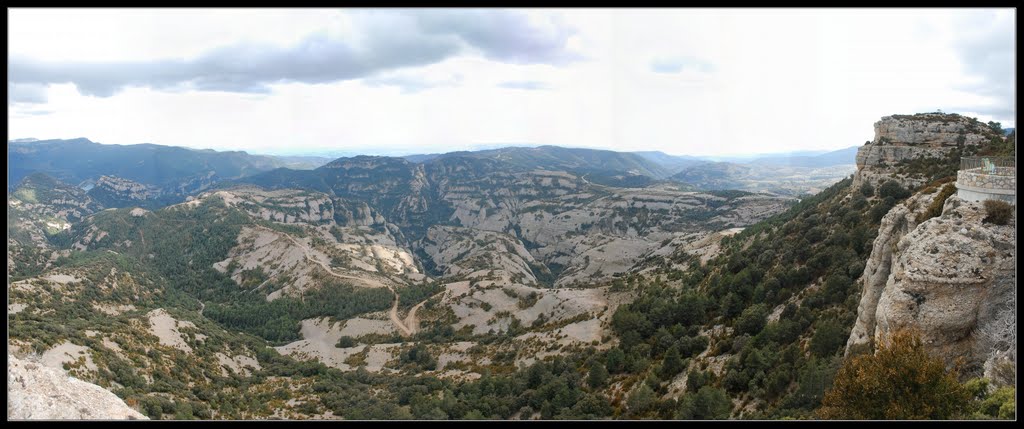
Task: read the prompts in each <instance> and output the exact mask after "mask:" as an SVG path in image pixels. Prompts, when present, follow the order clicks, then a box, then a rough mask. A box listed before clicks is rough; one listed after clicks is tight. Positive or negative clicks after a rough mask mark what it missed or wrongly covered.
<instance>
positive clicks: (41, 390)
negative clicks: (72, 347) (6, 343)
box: [7, 354, 148, 420]
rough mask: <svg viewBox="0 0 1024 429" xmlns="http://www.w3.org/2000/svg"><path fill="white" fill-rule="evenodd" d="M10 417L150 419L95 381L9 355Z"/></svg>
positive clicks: (17, 418) (8, 395) (32, 418)
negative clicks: (88, 380) (73, 376)
mask: <svg viewBox="0 0 1024 429" xmlns="http://www.w3.org/2000/svg"><path fill="white" fill-rule="evenodd" d="M7 418H8V419H11V420H124V419H129V420H140V419H141V420H148V418H146V416H144V415H142V414H140V413H139V412H138V411H135V410H134V409H132V408H131V407H129V406H128V405H126V404H125V403H124V401H122V400H121V398H118V397H117V395H114V394H113V393H111V392H109V391H107V390H105V389H103V388H102V387H100V386H97V385H95V384H91V383H86V382H84V381H81V380H78V379H75V378H72V377H68V376H67V374H65V373H64V371H61V370H59V369H56V368H50V367H46V366H43V365H41V364H39V363H34V362H30V361H26V360H22V359H18V358H16V357H14V356H12V355H10V354H8V355H7Z"/></svg>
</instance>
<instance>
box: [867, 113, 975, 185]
mask: <svg viewBox="0 0 1024 429" xmlns="http://www.w3.org/2000/svg"><path fill="white" fill-rule="evenodd" d="M994 133H995V131H993V130H992V129H991V128H989V127H988V126H987V125H985V124H982V123H981V122H978V121H977V120H976V119H971V118H968V117H965V116H960V115H957V114H942V113H920V114H916V115H893V116H884V117H882V119H881V120H879V121H878V122H875V138H874V140H872V141H869V142H867V143H866V144H865V145H864V146H862V147H861V148H860V149H859V150H858V151H857V174H856V176H855V177H854V183H853V186H854V187H859V186H861V184H863V183H870V184H872V185H874V186H877V185H880V184H881V183H883V182H885V181H887V180H896V181H899V182H901V183H902V184H903V185H904V186H908V187H913V186H919V185H922V184H924V183H926V182H927V181H928V179H927V178H924V177H919V176H917V175H915V174H913V173H912V172H908V171H906V170H905V169H901V168H899V167H901V166H902V165H905V164H906V163H907V162H910V161H913V160H917V159H926V158H945V157H947V156H948V155H950V153H951V152H954V151H957V150H963V149H964V148H968V147H977V146H978V145H980V144H982V143H984V142H986V141H988V140H989V139H990V138H991V137H992V136H993V135H995V134H994Z"/></svg>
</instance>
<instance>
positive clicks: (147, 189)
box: [90, 176, 160, 201]
mask: <svg viewBox="0 0 1024 429" xmlns="http://www.w3.org/2000/svg"><path fill="white" fill-rule="evenodd" d="M100 192H104V193H107V194H109V196H110V197H112V198H117V199H120V200H129V201H143V200H147V199H153V198H156V197H158V196H160V191H159V189H157V188H155V187H153V186H149V185H144V184H142V183H138V182H133V181H131V180H128V179H123V178H120V177H114V176H100V178H99V180H97V181H96V186H95V187H93V189H91V190H90V193H93V194H96V193H100Z"/></svg>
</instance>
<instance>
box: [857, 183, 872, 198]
mask: <svg viewBox="0 0 1024 429" xmlns="http://www.w3.org/2000/svg"><path fill="white" fill-rule="evenodd" d="M860 193H861V195H864V196H865V197H873V196H875V187H874V186H871V184H870V183H867V182H864V184H863V185H860Z"/></svg>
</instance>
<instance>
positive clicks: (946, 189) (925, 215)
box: [917, 183, 956, 223]
mask: <svg viewBox="0 0 1024 429" xmlns="http://www.w3.org/2000/svg"><path fill="white" fill-rule="evenodd" d="M955 193H956V185H954V184H952V183H949V184H946V186H943V187H942V190H941V191H939V195H937V196H936V197H935V199H934V200H932V203H931V204H929V205H928V209H926V210H925V211H924V212H921V213H920V214H918V215H917V223H921V222H924V221H926V220H928V219H931V218H933V217H936V216H938V215H941V214H942V206H943V205H945V204H946V200H947V199H949V197H950V196H952V195H953V194H955Z"/></svg>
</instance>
